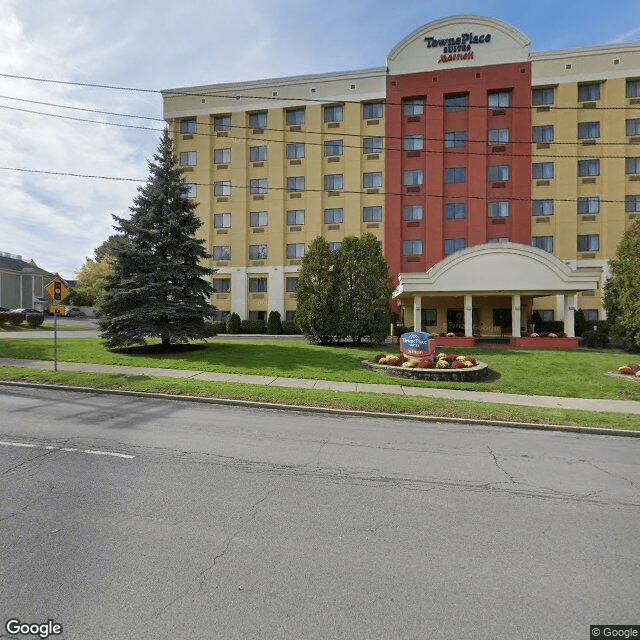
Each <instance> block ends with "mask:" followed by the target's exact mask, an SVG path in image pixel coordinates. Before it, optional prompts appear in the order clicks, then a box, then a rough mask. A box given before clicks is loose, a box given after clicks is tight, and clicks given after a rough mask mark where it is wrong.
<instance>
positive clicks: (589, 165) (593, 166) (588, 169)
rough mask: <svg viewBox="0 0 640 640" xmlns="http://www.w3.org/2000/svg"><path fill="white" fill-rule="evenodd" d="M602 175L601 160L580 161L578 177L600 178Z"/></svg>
mask: <svg viewBox="0 0 640 640" xmlns="http://www.w3.org/2000/svg"><path fill="white" fill-rule="evenodd" d="M599 175H600V160H599V159H597V158H595V159H593V160H578V176H581V177H585V176H599Z"/></svg>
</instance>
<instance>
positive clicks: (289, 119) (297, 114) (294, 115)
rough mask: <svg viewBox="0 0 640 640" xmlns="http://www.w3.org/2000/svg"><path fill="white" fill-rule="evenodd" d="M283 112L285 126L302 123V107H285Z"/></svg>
mask: <svg viewBox="0 0 640 640" xmlns="http://www.w3.org/2000/svg"><path fill="white" fill-rule="evenodd" d="M285 114H286V115H285V121H286V123H287V126H289V127H291V126H296V125H301V124H304V109H287V110H286V111H285Z"/></svg>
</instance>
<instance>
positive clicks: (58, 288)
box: [44, 278, 69, 302]
mask: <svg viewBox="0 0 640 640" xmlns="http://www.w3.org/2000/svg"><path fill="white" fill-rule="evenodd" d="M44 290H45V292H46V293H47V294H49V296H50V297H51V298H52V299H53V301H54V302H61V301H62V300H64V299H65V298H66V297H67V296H68V295H69V289H67V286H66V285H65V283H64V282H62V280H60V279H58V278H56V279H54V280H52V281H51V282H50V283H49V284H48V285H47V286H46V287H45V288H44Z"/></svg>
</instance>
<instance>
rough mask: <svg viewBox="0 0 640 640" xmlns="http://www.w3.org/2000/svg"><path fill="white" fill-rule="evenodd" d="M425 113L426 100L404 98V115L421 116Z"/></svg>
mask: <svg viewBox="0 0 640 640" xmlns="http://www.w3.org/2000/svg"><path fill="white" fill-rule="evenodd" d="M423 113H424V98H404V99H403V100H402V115H404V116H419V115H422V114H423Z"/></svg>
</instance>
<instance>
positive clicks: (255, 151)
mask: <svg viewBox="0 0 640 640" xmlns="http://www.w3.org/2000/svg"><path fill="white" fill-rule="evenodd" d="M266 159H267V147H266V145H260V146H259V147H249V160H250V161H251V162H264V161H265V160H266Z"/></svg>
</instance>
